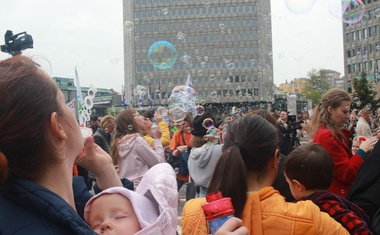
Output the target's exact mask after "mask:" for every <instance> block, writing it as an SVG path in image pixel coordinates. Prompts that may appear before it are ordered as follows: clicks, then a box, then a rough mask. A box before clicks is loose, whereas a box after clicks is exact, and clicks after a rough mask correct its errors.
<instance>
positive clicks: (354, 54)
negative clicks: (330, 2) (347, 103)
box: [343, 0, 380, 93]
mask: <svg viewBox="0 0 380 235" xmlns="http://www.w3.org/2000/svg"><path fill="white" fill-rule="evenodd" d="M363 3H364V5H365V8H364V9H365V10H364V9H363V10H364V16H363V18H362V19H361V20H360V21H359V22H357V23H353V24H348V23H343V36H344V64H345V69H344V72H345V78H346V82H347V87H348V90H349V91H351V89H352V80H353V79H354V78H359V77H360V73H361V72H363V71H364V72H366V73H367V79H368V80H369V81H376V79H379V74H378V69H379V68H380V25H379V23H380V1H378V0H363ZM358 11H359V10H358V8H357V6H356V5H353V4H351V6H350V8H349V9H348V12H347V14H348V15H357V14H358ZM377 86H378V85H377ZM378 89H379V87H377V90H378ZM378 93H379V90H378Z"/></svg>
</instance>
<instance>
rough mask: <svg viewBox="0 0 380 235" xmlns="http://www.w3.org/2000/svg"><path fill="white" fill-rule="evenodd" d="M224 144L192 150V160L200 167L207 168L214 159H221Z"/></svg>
mask: <svg viewBox="0 0 380 235" xmlns="http://www.w3.org/2000/svg"><path fill="white" fill-rule="evenodd" d="M222 146H223V145H222V144H209V143H206V144H204V145H203V146H202V147H199V148H192V149H191V152H190V158H191V159H192V161H193V162H194V163H195V164H196V165H197V166H199V167H205V166H206V165H207V164H208V163H209V161H210V159H211V158H212V157H219V156H220V155H221V154H222Z"/></svg>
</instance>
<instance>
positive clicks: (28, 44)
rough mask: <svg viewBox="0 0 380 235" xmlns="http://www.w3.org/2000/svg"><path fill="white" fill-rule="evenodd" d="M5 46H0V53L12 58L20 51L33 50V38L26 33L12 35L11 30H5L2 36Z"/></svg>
mask: <svg viewBox="0 0 380 235" xmlns="http://www.w3.org/2000/svg"><path fill="white" fill-rule="evenodd" d="M4 39H5V45H1V51H2V52H5V53H8V54H10V55H12V56H15V55H19V54H21V51H23V50H25V49H28V48H33V38H32V36H31V35H30V34H27V33H26V32H22V33H18V34H14V35H13V32H12V31H11V30H7V32H6V33H5V35H4Z"/></svg>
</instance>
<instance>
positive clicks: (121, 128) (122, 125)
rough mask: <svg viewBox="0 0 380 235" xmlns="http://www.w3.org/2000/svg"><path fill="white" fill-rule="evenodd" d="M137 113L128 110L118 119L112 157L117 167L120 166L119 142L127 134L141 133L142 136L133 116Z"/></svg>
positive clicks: (112, 144)
mask: <svg viewBox="0 0 380 235" xmlns="http://www.w3.org/2000/svg"><path fill="white" fill-rule="evenodd" d="M135 113H136V110H135V109H133V108H128V109H126V110H124V111H122V112H121V113H120V114H119V115H118V116H117V117H116V127H115V135H114V137H113V139H112V143H111V157H112V161H113V163H114V164H115V165H117V164H118V159H119V153H118V143H119V140H120V139H121V138H122V137H123V136H125V135H126V134H133V133H140V135H141V131H140V130H139V129H138V127H137V124H136V122H135V119H134V117H133V114H135Z"/></svg>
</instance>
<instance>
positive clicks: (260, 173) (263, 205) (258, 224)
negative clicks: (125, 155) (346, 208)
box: [182, 115, 348, 235]
mask: <svg viewBox="0 0 380 235" xmlns="http://www.w3.org/2000/svg"><path fill="white" fill-rule="evenodd" d="M222 150H223V154H222V156H220V158H219V160H218V162H217V164H216V167H215V170H214V173H213V175H212V178H211V182H210V185H209V188H208V191H207V193H212V192H216V191H221V193H222V195H223V196H224V197H230V198H231V201H232V205H233V207H234V209H235V216H236V217H238V218H241V219H242V220H243V225H244V226H245V227H247V228H248V230H249V234H278V235H282V234H324V235H325V234H334V235H336V234H348V232H347V231H346V230H345V229H344V228H343V227H342V226H341V225H340V224H339V223H337V222H336V221H335V220H334V219H332V218H331V217H330V216H329V215H327V214H326V213H321V212H320V210H319V208H318V207H317V206H316V205H314V204H313V203H312V202H311V201H304V202H298V203H287V202H286V201H285V198H284V197H283V196H281V195H280V194H279V192H278V191H277V190H275V189H273V187H272V186H271V185H272V184H273V181H274V180H275V178H276V175H277V169H278V162H279V157H280V155H279V140H278V134H277V130H276V128H275V127H274V126H273V125H271V124H270V123H269V122H268V121H267V120H265V119H263V118H262V117H260V116H258V115H247V116H244V117H242V118H239V119H237V120H235V121H233V122H232V123H230V125H229V126H228V129H227V134H226V136H225V140H224V145H223V149H222ZM204 203H205V199H202V198H198V199H193V200H190V201H188V202H186V204H185V206H184V208H183V213H182V234H184V235H186V234H208V229H207V225H206V221H205V217H204V213H203V211H202V209H201V205H202V204H204Z"/></svg>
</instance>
